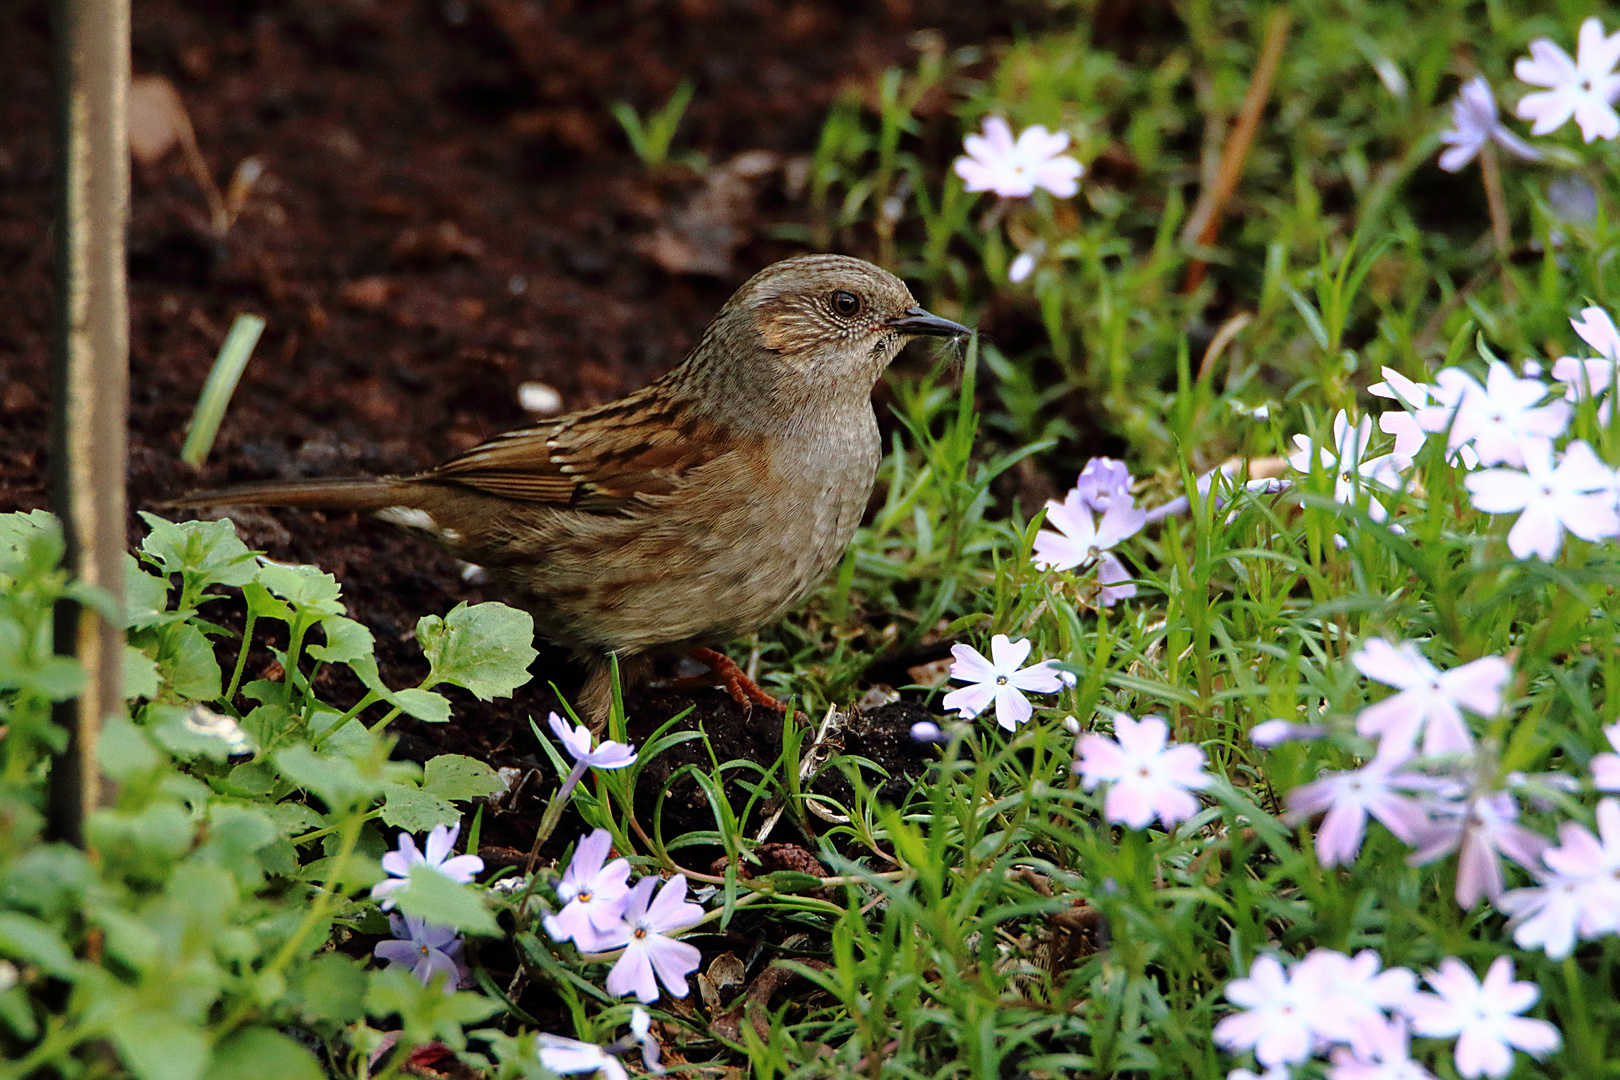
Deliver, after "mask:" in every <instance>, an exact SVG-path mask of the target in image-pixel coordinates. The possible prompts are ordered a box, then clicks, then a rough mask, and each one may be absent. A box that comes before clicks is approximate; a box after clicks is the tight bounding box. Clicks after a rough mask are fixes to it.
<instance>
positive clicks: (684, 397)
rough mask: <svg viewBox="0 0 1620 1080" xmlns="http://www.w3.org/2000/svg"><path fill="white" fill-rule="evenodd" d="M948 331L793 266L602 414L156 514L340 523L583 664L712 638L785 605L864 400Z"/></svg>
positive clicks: (830, 502) (845, 272)
mask: <svg viewBox="0 0 1620 1080" xmlns="http://www.w3.org/2000/svg"><path fill="white" fill-rule="evenodd" d="M967 333H968V330H967V329H966V328H964V327H961V326H958V325H957V324H955V323H952V322H949V321H947V320H944V319H940V318H937V317H936V316H933V315H930V314H928V313H927V312H925V311H923V310H922V309H921V308H919V307H918V306H917V304H916V301H915V300H914V299H913V298H912V296H911V293H910V291H909V290H908V289H907V288H906V286H905V285H904V284H903V283H902V282H901V281H900V280H899V279H898V278H896V277H895V276H894V275H892V274H890V273H888V272H887V271H885V270H882V269H879V268H878V267H876V266H873V265H872V264H871V263H867V262H863V261H861V260H859V259H852V258H847V257H844V256H839V255H809V256H803V257H800V258H795V259H788V260H785V261H783V262H779V263H776V264H774V265H772V266H769V267H766V268H765V269H764V270H762V271H760V272H759V273H758V274H756V275H755V276H754V277H753V278H752V279H750V280H749V281H748V282H747V283H746V284H744V285H743V286H742V288H740V289H738V290H737V292H736V293H735V294H734V295H733V296H732V298H731V299H730V300H729V301H728V302H727V303H726V305H725V307H723V308H722V309H721V310H720V313H719V314H718V315H716V316H715V318H714V321H713V322H711V323H710V324H709V326H708V328H707V329H706V330H705V331H704V333H703V337H702V339H701V340H700V341H699V342H698V345H697V347H696V348H695V349H693V350H692V352H691V354H690V355H688V356H687V358H686V360H685V361H684V362H683V363H681V364H680V366H678V367H676V368H675V369H674V370H673V371H671V372H670V373H669V374H667V375H665V376H664V377H663V378H661V379H659V380H658V381H657V382H655V383H653V384H652V385H650V386H648V387H646V388H645V389H642V390H640V391H637V392H636V393H634V394H631V395H630V396H629V397H626V398H623V399H621V400H619V401H615V402H611V403H609V404H606V405H601V406H598V407H596V408H593V409H586V410H583V411H581V412H577V413H571V414H569V415H567V416H561V417H558V418H556V419H554V420H548V421H546V422H544V423H541V424H537V425H535V426H533V427H528V428H524V429H521V430H518V431H512V432H508V433H507V434H505V435H501V436H498V437H496V438H494V439H491V440H490V441H488V442H486V443H484V444H482V445H480V446H476V447H474V448H473V449H471V450H469V451H467V452H466V453H464V454H462V455H460V456H459V457H455V458H452V459H450V460H449V461H446V462H445V463H444V464H442V465H440V466H438V467H437V468H433V469H429V470H428V471H427V472H424V473H419V474H417V475H415V476H403V477H380V478H369V477H367V478H359V479H352V480H313V481H289V482H269V483H263V484H247V485H242V486H238V487H230V488H223V489H219V490H214V491H202V492H196V493H194V494H191V495H188V496H186V497H185V498H183V499H181V500H178V501H176V502H175V503H174V504H173V505H175V506H193V507H194V506H216V505H256V506H297V507H312V508H324V509H341V510H357V511H361V512H368V513H373V514H376V515H377V516H378V517H379V518H382V519H384V520H389V521H393V522H395V523H397V524H401V525H406V526H412V527H417V528H421V529H423V530H425V531H427V532H428V533H429V535H430V536H431V537H432V538H433V539H434V540H435V541H436V542H437V543H439V544H440V545H441V546H442V547H444V548H446V549H447V550H449V551H450V552H451V553H452V554H454V555H456V556H457V557H459V558H462V559H465V560H467V561H468V562H472V563H477V564H478V565H480V566H483V567H485V568H487V569H488V570H490V571H491V572H492V573H494V574H496V575H498V576H499V577H500V578H501V579H502V580H504V581H505V582H506V583H508V585H509V586H510V587H511V588H512V589H513V590H514V593H515V595H514V597H513V599H514V600H515V601H516V602H518V603H521V604H522V605H523V606H524V607H526V608H527V609H528V610H530V611H531V612H533V614H534V616H535V622H536V626H537V628H538V629H539V631H540V632H541V633H542V634H544V635H545V636H546V637H548V638H550V639H551V640H553V641H555V642H557V643H559V644H562V645H565V646H567V647H569V648H570V649H572V650H574V652H575V653H577V654H578V655H579V656H580V657H581V658H582V659H584V660H585V661H586V662H587V663H588V664H589V665H590V667H591V677H590V679H589V681H588V682H587V684H586V688H585V691H584V693H583V694H582V696H581V702H580V704H581V707H582V709H583V710H584V711H586V712H587V713H588V714H589V715H591V716H593V717H596V718H600V717H602V716H605V714H606V706H607V701H608V696H607V694H608V680H607V671H608V666H607V662H606V660H607V656H608V655H609V654H615V653H616V654H617V655H618V656H619V659H620V664H621V670H622V671H623V672H624V673H625V677H626V679H627V680H634V679H635V678H638V677H641V675H642V674H643V673H644V672H645V670H646V663H647V660H646V658H647V657H649V656H650V655H651V654H653V653H656V652H675V651H687V650H694V649H701V648H707V647H710V646H715V645H720V644H723V643H724V642H726V641H729V640H731V639H733V638H736V637H738V636H741V635H743V634H747V633H751V632H752V631H754V630H756V629H758V628H759V627H761V626H764V625H766V624H768V623H770V622H772V621H773V620H775V619H777V618H779V617H780V616H782V615H783V614H784V613H785V612H786V611H787V610H788V609H790V608H791V607H793V606H794V605H795V604H797V603H798V602H799V601H801V600H802V599H804V597H805V596H807V595H808V594H809V593H810V591H811V590H812V589H814V588H815V587H816V585H817V584H819V583H820V581H821V580H822V578H824V577H825V576H826V574H827V573H828V571H830V570H831V569H832V568H833V567H834V566H835V565H836V564H837V562H838V560H839V559H840V558H841V557H842V556H843V553H844V549H845V548H847V547H848V546H849V542H850V540H851V538H852V537H853V536H854V533H855V528H856V525H857V524H858V523H859V521H860V517H861V513H862V511H863V510H864V508H865V506H866V502H867V499H868V498H869V497H870V495H871V492H872V485H873V483H874V481H875V479H876V476H877V468H878V462H879V459H880V456H881V453H880V444H879V439H878V427H877V418H876V416H874V415H873V412H872V403H871V394H872V388H873V386H874V385H875V384H876V382H877V380H878V378H879V376H881V375H882V373H883V371H884V369H885V368H887V367H888V365H889V363H890V361H892V360H893V359H894V357H895V354H896V353H898V352H899V351H900V347H901V346H902V345H904V344H905V342H906V341H907V340H909V339H910V338H912V337H916V336H936V337H956V336H960V335H964V334H967Z"/></svg>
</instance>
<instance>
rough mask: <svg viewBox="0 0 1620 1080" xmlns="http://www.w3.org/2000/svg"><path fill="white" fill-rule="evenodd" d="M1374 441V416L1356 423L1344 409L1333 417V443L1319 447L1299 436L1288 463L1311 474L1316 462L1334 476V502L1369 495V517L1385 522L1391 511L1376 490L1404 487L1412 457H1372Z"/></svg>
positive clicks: (1364, 417)
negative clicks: (1370, 447)
mask: <svg viewBox="0 0 1620 1080" xmlns="http://www.w3.org/2000/svg"><path fill="white" fill-rule="evenodd" d="M1371 443H1372V417H1370V416H1363V417H1362V418H1361V420H1360V421H1358V422H1357V423H1356V424H1355V426H1353V427H1352V426H1351V424H1350V416H1349V414H1348V413H1346V412H1345V411H1344V410H1343V409H1340V410H1339V414H1338V415H1337V416H1335V417H1334V418H1333V446H1332V448H1331V449H1330V448H1329V447H1326V446H1318V445H1316V444H1315V443H1313V442H1312V441H1311V440H1310V438H1309V437H1307V436H1305V435H1295V436H1294V445H1295V446H1296V447H1298V450H1296V451H1295V452H1294V453H1293V454H1291V455H1289V458H1288V464H1289V466H1290V467H1292V468H1293V469H1294V470H1295V471H1296V472H1302V473H1309V472H1310V471H1311V468H1312V465H1313V464H1318V465H1320V466H1321V468H1322V471H1323V472H1325V473H1328V474H1329V475H1331V476H1332V477H1333V501H1334V502H1338V503H1343V504H1345V505H1347V506H1349V505H1354V504H1355V502H1356V499H1357V497H1358V496H1360V495H1362V494H1365V495H1366V496H1367V516H1368V517H1370V518H1372V519H1373V520H1374V521H1385V520H1388V518H1389V511H1388V510H1387V509H1385V507H1384V504H1383V503H1382V502H1380V501H1379V499H1378V497H1377V495H1376V494H1374V493H1375V492H1378V491H1389V490H1394V489H1398V488H1400V487H1401V486H1402V483H1403V481H1402V479H1401V473H1403V472H1405V471H1406V470H1407V469H1409V468H1411V465H1412V459H1411V458H1409V457H1407V456H1405V455H1403V454H1381V455H1379V456H1377V457H1368V456H1367V449H1368V447H1369V446H1370V445H1371Z"/></svg>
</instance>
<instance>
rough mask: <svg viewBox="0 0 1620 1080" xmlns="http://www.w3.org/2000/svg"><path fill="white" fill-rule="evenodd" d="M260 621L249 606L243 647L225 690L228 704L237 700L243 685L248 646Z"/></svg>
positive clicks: (238, 653)
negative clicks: (256, 624) (238, 690)
mask: <svg viewBox="0 0 1620 1080" xmlns="http://www.w3.org/2000/svg"><path fill="white" fill-rule="evenodd" d="M258 621H259V616H258V615H257V614H255V613H254V611H253V609H252V608H251V607H250V608H248V613H247V622H245V623H243V624H242V647H241V648H240V649H238V650H237V653H236V667H234V668H232V669H231V684H230V686H229V687H228V688H227V689H226V690H225V697H224V701H225V703H226V704H227V705H229V704H230V703H231V702H233V701H235V700H236V690H237V687H239V686H241V685H242V672H243V671H244V670H246V669H247V658H248V647H249V646H251V645H252V644H253V626H254V624H255V623H257V622H258Z"/></svg>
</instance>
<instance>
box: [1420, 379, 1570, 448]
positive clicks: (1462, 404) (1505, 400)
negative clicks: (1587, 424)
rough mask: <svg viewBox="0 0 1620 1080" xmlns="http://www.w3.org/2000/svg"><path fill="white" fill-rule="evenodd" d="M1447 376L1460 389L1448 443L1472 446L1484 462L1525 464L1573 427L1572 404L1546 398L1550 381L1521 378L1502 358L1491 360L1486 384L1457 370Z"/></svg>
mask: <svg viewBox="0 0 1620 1080" xmlns="http://www.w3.org/2000/svg"><path fill="white" fill-rule="evenodd" d="M1446 372H1454V373H1455V374H1453V375H1450V376H1448V377H1447V379H1446V381H1447V382H1448V383H1450V385H1451V387H1452V388H1453V389H1452V390H1450V391H1448V393H1452V392H1456V390H1457V389H1459V388H1460V390H1461V394H1460V395H1459V398H1458V402H1457V407H1456V417H1455V418H1454V419H1453V420H1452V422H1451V435H1450V437H1449V439H1448V445H1449V446H1450V448H1451V449H1452V450H1456V449H1458V448H1459V447H1461V446H1463V445H1465V444H1466V445H1470V446H1472V447H1473V448H1474V452H1475V453H1476V454H1478V455H1479V462H1480V464H1481V465H1511V466H1513V467H1514V468H1522V467H1523V466H1524V463H1525V459H1526V458H1527V457H1530V456H1532V455H1534V454H1537V453H1540V452H1542V451H1546V452H1547V453H1551V451H1552V444H1553V440H1554V439H1556V438H1558V437H1559V436H1560V435H1562V434H1563V433H1564V431H1565V430H1566V429H1567V428H1568V427H1569V418H1570V415H1571V412H1570V407H1569V402H1567V401H1553V402H1549V403H1547V404H1545V405H1544V404H1542V402H1543V401H1545V400H1546V398H1547V390H1548V387H1547V384H1546V383H1544V382H1542V381H1541V380H1540V379H1522V378H1520V377H1519V376H1517V375H1515V374H1514V373H1513V369H1512V368H1510V367H1508V366H1507V365H1506V364H1505V363H1503V362H1502V361H1500V360H1493V361H1491V366H1490V369H1489V370H1488V371H1487V372H1486V374H1485V382H1484V385H1481V384H1480V383H1479V382H1477V381H1475V379H1474V377H1473V376H1471V375H1469V374H1468V373H1467V372H1464V371H1462V370H1461V369H1459V368H1447V369H1446V371H1443V372H1441V375H1446Z"/></svg>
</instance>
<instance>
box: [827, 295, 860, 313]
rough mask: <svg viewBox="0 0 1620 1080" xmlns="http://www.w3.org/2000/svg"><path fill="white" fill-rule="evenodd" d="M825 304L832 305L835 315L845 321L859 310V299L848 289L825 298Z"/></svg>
mask: <svg viewBox="0 0 1620 1080" xmlns="http://www.w3.org/2000/svg"><path fill="white" fill-rule="evenodd" d="M827 302H828V303H829V304H831V305H832V309H833V311H834V312H835V313H836V314H839V315H842V316H844V317H845V318H846V319H847V318H849V317H850V316H851V315H854V314H855V313H856V312H858V311H860V310H861V298H860V297H858V296H856V295H855V294H854V293H852V292H850V291H849V290H848V289H838V290H836V291H835V292H834V293H833V294H832V296H830V297H828V298H827Z"/></svg>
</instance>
